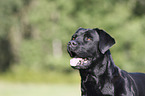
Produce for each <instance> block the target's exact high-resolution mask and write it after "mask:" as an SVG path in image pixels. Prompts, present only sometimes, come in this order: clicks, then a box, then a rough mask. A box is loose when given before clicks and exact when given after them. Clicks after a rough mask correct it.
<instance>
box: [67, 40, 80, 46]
mask: <svg viewBox="0 0 145 96" xmlns="http://www.w3.org/2000/svg"><path fill="white" fill-rule="evenodd" d="M68 45H71V46H72V47H76V46H77V45H78V44H77V42H75V41H70V42H68Z"/></svg>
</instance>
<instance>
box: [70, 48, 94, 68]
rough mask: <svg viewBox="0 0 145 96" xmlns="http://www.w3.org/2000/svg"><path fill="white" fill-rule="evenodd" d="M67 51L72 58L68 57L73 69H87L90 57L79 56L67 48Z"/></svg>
mask: <svg viewBox="0 0 145 96" xmlns="http://www.w3.org/2000/svg"><path fill="white" fill-rule="evenodd" d="M68 52H69V54H70V56H71V57H72V59H70V65H71V67H72V68H74V69H87V68H88V67H89V66H90V64H91V61H92V60H91V58H88V57H83V56H79V55H78V54H77V53H75V52H74V51H71V50H69V49H68Z"/></svg>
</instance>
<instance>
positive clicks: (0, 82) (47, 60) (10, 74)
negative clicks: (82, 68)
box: [0, 0, 145, 96]
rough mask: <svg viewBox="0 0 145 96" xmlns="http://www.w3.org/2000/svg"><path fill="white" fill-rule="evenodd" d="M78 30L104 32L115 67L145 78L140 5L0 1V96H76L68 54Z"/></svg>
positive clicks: (138, 0) (97, 0) (139, 1)
mask: <svg viewBox="0 0 145 96" xmlns="http://www.w3.org/2000/svg"><path fill="white" fill-rule="evenodd" d="M79 27H84V28H96V27H97V28H101V29H104V30H106V31H107V32H108V33H109V34H110V35H111V36H112V37H114V38H115V40H116V44H115V45H114V46H113V47H112V48H111V53H112V56H113V59H114V62H115V64H116V65H117V66H119V67H120V68H121V69H124V70H127V71H128V72H145V68H144V67H145V1H144V0H1V1H0V96H79V94H80V84H79V83H80V76H79V73H78V71H76V70H73V69H72V68H71V67H70V65H69V59H70V57H69V55H68V54H67V51H66V48H67V42H68V41H69V40H70V38H71V36H72V34H73V33H74V32H75V31H76V30H77V29H78V28H79Z"/></svg>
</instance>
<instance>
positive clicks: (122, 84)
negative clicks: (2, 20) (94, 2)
mask: <svg viewBox="0 0 145 96" xmlns="http://www.w3.org/2000/svg"><path fill="white" fill-rule="evenodd" d="M114 44H115V40H114V39H113V38H112V37H111V36H110V35H109V34H107V33H106V32H105V31H104V30H101V29H98V28H95V29H84V28H79V29H78V30H77V31H76V33H75V34H74V35H73V36H72V39H71V41H70V42H69V43H68V45H67V51H68V53H69V54H70V56H71V57H73V59H71V60H70V64H71V66H72V67H73V68H75V69H78V70H79V72H80V76H81V92H82V96H145V74H143V73H127V72H126V71H124V70H121V69H120V68H118V67H117V66H115V64H114V62H113V59H112V56H111V53H110V51H109V48H110V47H112V46H113V45H114Z"/></svg>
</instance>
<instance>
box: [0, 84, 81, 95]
mask: <svg viewBox="0 0 145 96" xmlns="http://www.w3.org/2000/svg"><path fill="white" fill-rule="evenodd" d="M0 96H80V85H79V84H29V83H3V82H0Z"/></svg>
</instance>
